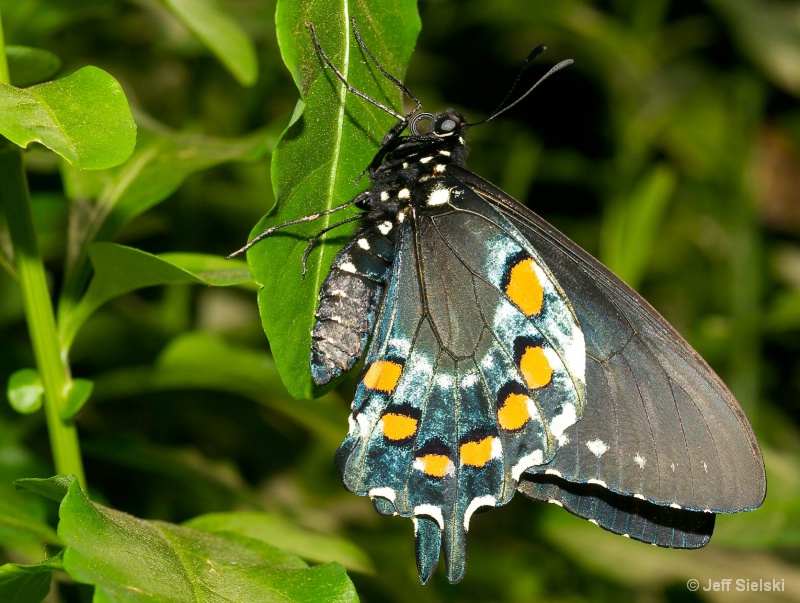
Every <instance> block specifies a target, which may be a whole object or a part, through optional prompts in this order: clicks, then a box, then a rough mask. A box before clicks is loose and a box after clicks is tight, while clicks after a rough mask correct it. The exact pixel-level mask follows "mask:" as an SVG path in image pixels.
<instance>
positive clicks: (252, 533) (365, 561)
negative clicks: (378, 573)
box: [184, 512, 374, 573]
mask: <svg viewBox="0 0 800 603" xmlns="http://www.w3.org/2000/svg"><path fill="white" fill-rule="evenodd" d="M184 525H186V526H188V527H190V528H195V529H197V530H203V531H204V532H212V533H220V532H223V533H234V534H241V535H242V536H249V537H250V538H255V539H257V540H261V541H263V542H266V543H268V544H271V545H273V546H276V547H278V548H281V549H283V550H286V551H289V552H290V553H294V554H295V555H298V556H300V557H302V558H303V559H307V560H309V561H313V562H317V563H325V562H328V561H336V562H338V563H341V564H342V565H344V566H345V567H346V568H347V569H349V570H352V571H357V572H364V573H372V572H373V571H374V568H373V567H372V563H371V562H370V560H369V558H368V557H367V556H366V554H365V553H364V552H363V551H362V550H361V549H359V548H358V547H357V546H355V545H354V544H352V543H351V542H349V541H348V540H345V539H344V538H339V537H336V536H330V535H328V534H320V533H318V532H314V531H312V530H309V529H307V528H303V527H301V526H298V525H297V524H295V523H292V522H291V521H289V520H288V519H286V518H285V517H280V516H278V515H270V514H268V513H244V512H242V513H209V514H207V515H201V516H199V517H195V518H193V519H191V520H189V521H188V522H186V523H185V524H184Z"/></svg>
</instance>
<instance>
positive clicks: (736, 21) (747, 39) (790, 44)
mask: <svg viewBox="0 0 800 603" xmlns="http://www.w3.org/2000/svg"><path fill="white" fill-rule="evenodd" d="M711 5H712V6H715V7H716V8H717V10H718V11H719V13H720V14H721V15H722V16H723V17H724V18H725V19H727V21H728V22H729V23H730V25H731V29H732V30H733V33H734V35H735V36H736V37H737V38H738V39H739V41H740V43H741V46H742V49H743V50H744V51H746V52H747V53H748V54H749V55H750V57H751V58H752V59H753V61H755V62H756V63H757V64H758V65H760V66H761V68H762V69H763V70H764V72H765V73H766V74H767V76H768V77H769V78H771V79H772V81H773V82H775V83H776V84H777V85H778V86H781V87H783V88H784V89H785V90H787V91H788V92H790V93H792V94H794V95H795V96H800V6H798V5H797V3H794V2H775V1H774V0H769V1H765V0H713V1H712V2H711Z"/></svg>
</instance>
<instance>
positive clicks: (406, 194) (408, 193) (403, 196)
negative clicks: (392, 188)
mask: <svg viewBox="0 0 800 603" xmlns="http://www.w3.org/2000/svg"><path fill="white" fill-rule="evenodd" d="M410 196H411V191H410V190H408V189H407V188H401V189H400V191H399V192H398V193H397V198H398V199H408V198H409V197H410Z"/></svg>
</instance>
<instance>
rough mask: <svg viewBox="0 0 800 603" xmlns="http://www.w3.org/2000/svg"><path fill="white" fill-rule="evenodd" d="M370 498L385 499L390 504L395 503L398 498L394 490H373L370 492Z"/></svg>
mask: <svg viewBox="0 0 800 603" xmlns="http://www.w3.org/2000/svg"><path fill="white" fill-rule="evenodd" d="M368 494H369V497H370V498H375V497H376V496H377V497H378V498H385V499H386V500H388V501H389V502H394V501H395V499H396V498H397V492H395V491H394V488H373V489H372V490H370V491H369V492H368Z"/></svg>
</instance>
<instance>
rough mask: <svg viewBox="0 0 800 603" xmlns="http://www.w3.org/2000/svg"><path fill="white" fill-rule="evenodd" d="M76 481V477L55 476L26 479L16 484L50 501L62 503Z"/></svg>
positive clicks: (19, 480)
mask: <svg viewBox="0 0 800 603" xmlns="http://www.w3.org/2000/svg"><path fill="white" fill-rule="evenodd" d="M74 481H75V476H74V475H55V476H53V477H48V478H46V479H40V478H33V477H26V478H23V479H18V480H17V481H15V482H14V484H15V485H16V486H18V487H19V488H24V489H25V490H29V491H31V492H35V493H36V494H39V495H41V496H44V497H45V498H49V499H50V500H54V501H56V502H61V501H62V500H63V498H64V497H65V496H66V495H67V490H68V489H69V487H70V485H71V484H72V482H74Z"/></svg>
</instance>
